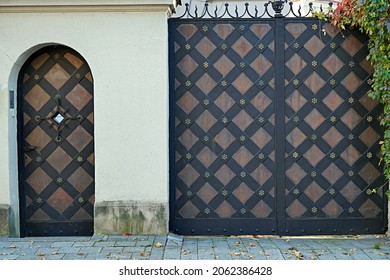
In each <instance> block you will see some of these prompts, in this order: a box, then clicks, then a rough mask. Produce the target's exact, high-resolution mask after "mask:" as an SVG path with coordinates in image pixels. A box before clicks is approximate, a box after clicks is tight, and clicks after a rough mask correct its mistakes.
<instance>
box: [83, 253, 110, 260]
mask: <svg viewBox="0 0 390 280" xmlns="http://www.w3.org/2000/svg"><path fill="white" fill-rule="evenodd" d="M84 259H85V260H107V256H105V255H103V254H94V253H91V254H87V255H86V256H85V258H84Z"/></svg>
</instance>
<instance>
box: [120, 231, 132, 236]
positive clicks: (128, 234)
mask: <svg viewBox="0 0 390 280" xmlns="http://www.w3.org/2000/svg"><path fill="white" fill-rule="evenodd" d="M122 235H123V236H132V234H131V233H128V232H125V233H124V234H122Z"/></svg>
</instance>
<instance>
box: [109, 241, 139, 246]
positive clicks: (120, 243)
mask: <svg viewBox="0 0 390 280" xmlns="http://www.w3.org/2000/svg"><path fill="white" fill-rule="evenodd" d="M136 244H137V242H136V241H130V240H121V241H116V242H115V245H114V246H118V247H134V246H136Z"/></svg>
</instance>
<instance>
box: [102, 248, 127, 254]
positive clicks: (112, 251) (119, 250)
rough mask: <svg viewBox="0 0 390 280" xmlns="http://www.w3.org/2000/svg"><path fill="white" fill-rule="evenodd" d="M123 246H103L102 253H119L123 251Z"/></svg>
mask: <svg viewBox="0 0 390 280" xmlns="http://www.w3.org/2000/svg"><path fill="white" fill-rule="evenodd" d="M123 249H124V248H123V247H103V249H102V251H101V252H102V253H103V254H105V253H120V252H123Z"/></svg>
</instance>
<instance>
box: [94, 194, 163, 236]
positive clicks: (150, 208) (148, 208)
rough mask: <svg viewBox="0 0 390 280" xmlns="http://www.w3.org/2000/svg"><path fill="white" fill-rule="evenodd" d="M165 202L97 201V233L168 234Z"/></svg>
mask: <svg viewBox="0 0 390 280" xmlns="http://www.w3.org/2000/svg"><path fill="white" fill-rule="evenodd" d="M167 209H168V206H167V204H165V203H157V202H137V201H104V202H100V203H95V234H96V235H104V234H119V235H122V234H125V233H129V234H155V235H160V234H167V233H168V211H167Z"/></svg>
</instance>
